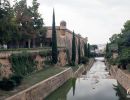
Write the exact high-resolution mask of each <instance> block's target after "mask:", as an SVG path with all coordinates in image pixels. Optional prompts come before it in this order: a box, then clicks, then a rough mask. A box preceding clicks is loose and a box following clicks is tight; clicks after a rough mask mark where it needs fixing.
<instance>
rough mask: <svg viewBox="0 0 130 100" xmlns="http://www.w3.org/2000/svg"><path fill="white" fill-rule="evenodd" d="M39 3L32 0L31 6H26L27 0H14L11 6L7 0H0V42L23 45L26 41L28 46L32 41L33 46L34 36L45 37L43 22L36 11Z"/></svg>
mask: <svg viewBox="0 0 130 100" xmlns="http://www.w3.org/2000/svg"><path fill="white" fill-rule="evenodd" d="M38 8H39V3H38V2H37V0H33V2H32V6H27V0H19V1H17V0H15V4H14V5H13V6H11V5H10V2H9V0H1V4H0V23H2V24H1V25H0V44H2V45H3V44H7V45H8V44H10V43H15V44H16V45H17V48H19V46H20V44H21V45H22V46H23V47H24V46H25V42H27V41H28V47H30V44H31V42H33V47H35V41H34V40H35V38H36V37H41V38H42V37H43V38H42V39H44V37H45V33H46V31H45V28H44V27H43V25H44V22H43V19H42V18H41V14H40V13H39V12H38Z"/></svg>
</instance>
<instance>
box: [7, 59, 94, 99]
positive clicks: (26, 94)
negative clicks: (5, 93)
mask: <svg viewBox="0 0 130 100" xmlns="http://www.w3.org/2000/svg"><path fill="white" fill-rule="evenodd" d="M93 63H94V59H91V60H90V62H89V64H88V65H86V66H84V65H82V66H81V67H80V68H79V69H78V70H77V71H76V72H75V73H73V71H72V68H68V69H66V70H65V71H63V72H61V73H59V74H57V75H54V76H52V77H50V78H48V79H46V80H44V81H42V82H40V83H37V84H36V85H34V86H32V87H30V88H28V89H26V90H24V91H21V92H19V93H17V94H16V95H13V96H11V97H9V98H7V99H6V100H43V99H44V98H45V97H47V96H48V95H49V94H50V93H52V92H53V91H54V90H56V89H57V88H59V87H60V86H61V85H63V84H64V83H65V82H66V81H67V80H68V79H70V78H71V77H78V76H79V75H81V74H82V73H83V72H84V71H86V70H87V71H88V70H89V69H90V68H91V66H92V65H93Z"/></svg>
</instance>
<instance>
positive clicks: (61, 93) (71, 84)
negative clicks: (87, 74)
mask: <svg viewBox="0 0 130 100" xmlns="http://www.w3.org/2000/svg"><path fill="white" fill-rule="evenodd" d="M71 88H72V89H73V96H74V95H75V88H76V78H72V79H70V80H68V81H67V82H66V83H65V84H64V85H62V86H61V87H60V88H59V89H57V90H56V91H54V92H53V93H52V94H50V95H49V96H48V97H47V98H45V99H44V100H67V94H68V92H69V91H70V89H71Z"/></svg>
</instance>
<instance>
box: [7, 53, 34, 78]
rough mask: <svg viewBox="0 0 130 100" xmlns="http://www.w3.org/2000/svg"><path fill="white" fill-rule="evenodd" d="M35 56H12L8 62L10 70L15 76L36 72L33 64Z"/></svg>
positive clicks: (23, 54) (29, 54)
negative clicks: (10, 66) (10, 65)
mask: <svg viewBox="0 0 130 100" xmlns="http://www.w3.org/2000/svg"><path fill="white" fill-rule="evenodd" d="M35 56H36V54H31V53H26V52H24V53H19V54H12V55H11V56H10V57H9V60H10V62H11V64H12V69H13V71H14V73H15V74H16V75H20V76H24V75H28V74H30V73H32V72H33V71H35V70H36V64H35V62H34V58H35Z"/></svg>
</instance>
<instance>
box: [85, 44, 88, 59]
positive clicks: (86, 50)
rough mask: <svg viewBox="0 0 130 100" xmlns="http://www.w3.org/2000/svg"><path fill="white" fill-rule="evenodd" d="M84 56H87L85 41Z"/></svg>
mask: <svg viewBox="0 0 130 100" xmlns="http://www.w3.org/2000/svg"><path fill="white" fill-rule="evenodd" d="M84 56H85V57H88V56H87V43H84Z"/></svg>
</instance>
